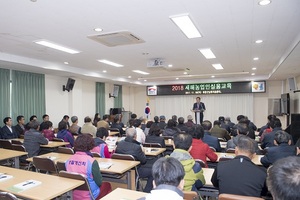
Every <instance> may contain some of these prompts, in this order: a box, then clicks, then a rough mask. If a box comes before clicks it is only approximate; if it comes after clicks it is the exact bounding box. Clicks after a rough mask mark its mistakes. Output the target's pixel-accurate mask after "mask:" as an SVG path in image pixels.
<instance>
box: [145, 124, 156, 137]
mask: <svg viewBox="0 0 300 200" xmlns="http://www.w3.org/2000/svg"><path fill="white" fill-rule="evenodd" d="M153 123H154V122H153V121H148V122H147V124H146V128H145V130H144V133H145V135H146V137H147V136H148V134H149V130H150V128H151V126H152V124H153ZM155 126H156V125H155Z"/></svg>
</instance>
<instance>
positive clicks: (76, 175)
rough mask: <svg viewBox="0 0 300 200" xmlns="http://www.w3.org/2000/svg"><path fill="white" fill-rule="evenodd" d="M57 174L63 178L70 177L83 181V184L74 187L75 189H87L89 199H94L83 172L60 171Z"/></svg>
mask: <svg viewBox="0 0 300 200" xmlns="http://www.w3.org/2000/svg"><path fill="white" fill-rule="evenodd" d="M59 176H60V177H64V178H71V179H75V180H80V181H84V184H83V185H81V186H79V187H77V188H75V190H84V191H89V193H90V196H91V199H93V200H94V197H93V193H92V191H91V188H90V185H89V183H88V181H87V178H86V177H85V176H84V175H83V174H79V173H75V172H67V171H60V172H59Z"/></svg>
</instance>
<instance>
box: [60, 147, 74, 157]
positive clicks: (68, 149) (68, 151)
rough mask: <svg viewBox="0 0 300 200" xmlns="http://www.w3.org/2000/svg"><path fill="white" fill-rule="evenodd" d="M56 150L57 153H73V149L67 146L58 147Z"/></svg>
mask: <svg viewBox="0 0 300 200" xmlns="http://www.w3.org/2000/svg"><path fill="white" fill-rule="evenodd" d="M57 152H58V153H65V154H72V155H73V154H74V151H73V149H71V148H68V147H58V149H57Z"/></svg>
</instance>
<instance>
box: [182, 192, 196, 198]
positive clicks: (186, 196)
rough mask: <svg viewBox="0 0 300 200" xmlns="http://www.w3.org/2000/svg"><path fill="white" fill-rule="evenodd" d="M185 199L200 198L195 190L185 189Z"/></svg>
mask: <svg viewBox="0 0 300 200" xmlns="http://www.w3.org/2000/svg"><path fill="white" fill-rule="evenodd" d="M183 194H184V196H183V199H184V200H198V199H199V195H198V193H197V192H195V191H183Z"/></svg>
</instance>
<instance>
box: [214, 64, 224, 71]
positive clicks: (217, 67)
mask: <svg viewBox="0 0 300 200" xmlns="http://www.w3.org/2000/svg"><path fill="white" fill-rule="evenodd" d="M212 66H213V67H214V68H215V69H216V70H220V69H224V68H223V67H222V65H221V64H212Z"/></svg>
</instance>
